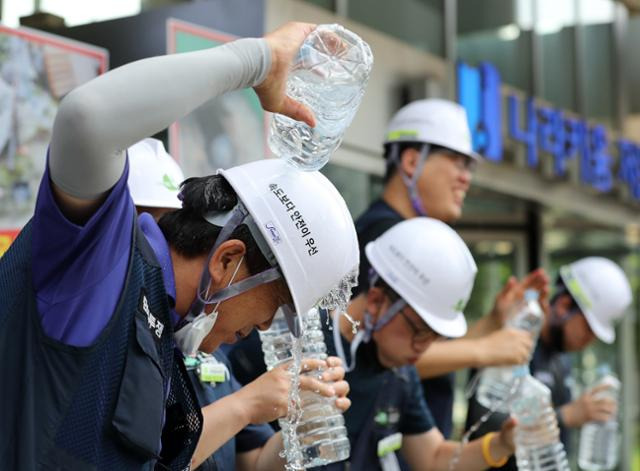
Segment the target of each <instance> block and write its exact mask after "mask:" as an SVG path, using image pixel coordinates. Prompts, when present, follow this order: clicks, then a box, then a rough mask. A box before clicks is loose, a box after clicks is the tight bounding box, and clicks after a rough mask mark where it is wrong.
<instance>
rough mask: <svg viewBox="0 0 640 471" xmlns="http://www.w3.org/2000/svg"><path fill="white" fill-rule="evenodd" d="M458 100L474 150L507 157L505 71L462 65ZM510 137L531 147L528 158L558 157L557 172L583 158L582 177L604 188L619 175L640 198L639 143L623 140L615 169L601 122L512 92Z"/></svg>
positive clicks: (535, 162)
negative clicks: (503, 109) (503, 95)
mask: <svg viewBox="0 0 640 471" xmlns="http://www.w3.org/2000/svg"><path fill="white" fill-rule="evenodd" d="M457 78H458V100H459V102H460V104H462V105H463V106H464V107H465V109H466V110H467V115H468V118H469V126H470V127H471V132H472V134H473V145H474V150H476V151H477V152H479V153H481V154H483V155H484V156H485V157H486V158H487V159H489V160H492V161H496V162H497V161H501V160H502V147H503V142H502V139H503V136H502V132H501V131H502V118H501V115H500V110H501V92H500V75H499V73H498V71H497V70H496V69H495V67H494V66H493V65H491V64H489V63H486V62H485V63H481V64H480V65H479V66H478V67H477V68H476V67H471V66H469V65H467V64H464V63H459V64H458V66H457ZM507 114H508V117H507V119H508V123H507V124H508V133H509V137H510V138H511V139H513V140H514V141H516V142H520V143H521V144H522V145H524V146H525V147H526V163H527V165H528V166H529V167H531V168H536V167H538V165H539V152H540V151H542V152H545V153H547V154H549V155H551V156H552V158H553V173H554V175H555V176H558V177H564V176H565V175H566V173H567V162H569V161H570V160H572V159H578V168H579V176H580V181H581V182H582V183H583V184H585V185H588V186H590V187H592V188H595V189H596V190H598V191H600V192H608V191H610V190H611V189H612V188H613V185H614V179H615V178H617V179H618V180H620V181H621V182H623V183H624V184H625V185H626V186H627V187H628V188H629V192H630V194H631V196H632V197H633V198H634V199H636V200H640V145H639V144H637V143H633V142H631V141H628V140H625V139H619V140H618V141H617V142H616V145H615V146H614V147H615V149H617V154H618V159H617V160H618V171H617V174H615V173H614V168H613V161H614V159H613V156H612V155H611V142H610V140H609V136H608V134H607V131H606V128H605V127H604V126H602V125H592V126H589V124H588V123H587V121H586V120H584V119H577V118H573V117H569V116H567V115H565V114H564V113H563V112H562V110H559V109H556V108H550V107H548V106H544V105H539V104H537V103H536V100H535V98H528V99H526V100H525V99H522V98H520V97H518V96H517V95H515V94H511V95H509V96H508V97H507Z"/></svg>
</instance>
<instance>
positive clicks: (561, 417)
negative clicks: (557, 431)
mask: <svg viewBox="0 0 640 471" xmlns="http://www.w3.org/2000/svg"><path fill="white" fill-rule="evenodd" d="M556 417H557V418H558V423H559V424H563V425H564V426H565V427H568V428H576V427H581V426H582V425H583V424H584V423H585V420H584V419H583V418H582V414H580V413H579V410H578V407H577V405H576V402H575V401H571V402H569V403H568V404H565V405H564V406H560V407H558V408H556Z"/></svg>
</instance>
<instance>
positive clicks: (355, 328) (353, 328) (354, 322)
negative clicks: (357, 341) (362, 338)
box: [342, 310, 360, 335]
mask: <svg viewBox="0 0 640 471" xmlns="http://www.w3.org/2000/svg"><path fill="white" fill-rule="evenodd" d="M342 315H343V316H344V317H345V319H347V320H348V321H349V323H350V324H351V333H352V334H353V335H355V334H357V333H358V327H359V326H360V321H357V320H355V319H354V318H353V317H351V316H350V315H349V313H348V312H347V311H346V310H345V311H342Z"/></svg>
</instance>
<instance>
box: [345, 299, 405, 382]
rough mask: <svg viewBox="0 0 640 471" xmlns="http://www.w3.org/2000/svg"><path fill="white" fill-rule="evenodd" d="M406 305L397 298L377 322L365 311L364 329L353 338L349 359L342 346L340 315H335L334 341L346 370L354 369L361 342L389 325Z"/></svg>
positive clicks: (368, 340)
mask: <svg viewBox="0 0 640 471" xmlns="http://www.w3.org/2000/svg"><path fill="white" fill-rule="evenodd" d="M406 305H407V302H406V301H405V300H404V299H402V298H398V299H396V300H395V301H394V302H393V303H392V304H391V306H389V309H387V310H386V311H385V312H384V313H383V314H382V315H381V316H380V317H379V318H378V320H377V321H376V322H375V323H374V322H373V317H372V316H371V314H370V313H369V312H367V311H365V313H364V329H362V330H359V331H358V332H357V333H356V335H355V336H354V337H353V339H352V340H351V343H350V345H349V350H350V352H349V353H350V355H349V356H350V358H349V359H347V357H346V355H345V352H344V347H343V346H342V336H341V334H340V316H334V317H333V343H334V345H335V347H336V353H337V354H338V356H339V357H340V359H341V360H342V364H343V365H344V369H345V371H347V372H350V371H353V369H354V368H355V367H356V354H357V353H358V348H359V347H360V344H361V343H363V342H364V343H369V342H370V341H371V338H372V336H373V333H374V332H377V331H378V330H380V329H382V328H383V327H384V326H385V325H387V324H388V323H389V322H390V321H391V319H393V316H395V315H396V314H397V313H398V312H400V311H401V310H402V309H403V308H404V307H405V306H406ZM349 360H351V361H349Z"/></svg>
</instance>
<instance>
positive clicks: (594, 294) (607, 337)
mask: <svg viewBox="0 0 640 471" xmlns="http://www.w3.org/2000/svg"><path fill="white" fill-rule="evenodd" d="M560 278H562V281H563V282H564V285H565V286H566V287H567V290H568V291H569V293H570V294H571V296H572V297H573V299H574V300H575V301H576V303H577V304H578V306H579V307H580V310H581V311H582V313H583V314H584V317H585V318H586V319H587V322H588V323H589V327H591V330H592V331H593V333H594V334H595V335H596V336H597V337H598V338H599V339H600V340H602V341H603V342H606V343H613V341H614V340H615V339H616V332H615V330H614V326H613V324H614V322H615V321H616V320H617V319H619V318H621V317H622V316H623V315H624V311H625V310H626V309H627V307H629V305H630V304H631V286H629V280H628V279H627V276H626V275H625V274H624V272H623V271H622V268H620V267H619V266H618V265H617V264H616V263H614V262H612V261H611V260H609V259H608V258H604V257H586V258H582V259H580V260H578V261H575V262H573V263H570V264H569V265H564V266H562V267H560Z"/></svg>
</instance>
